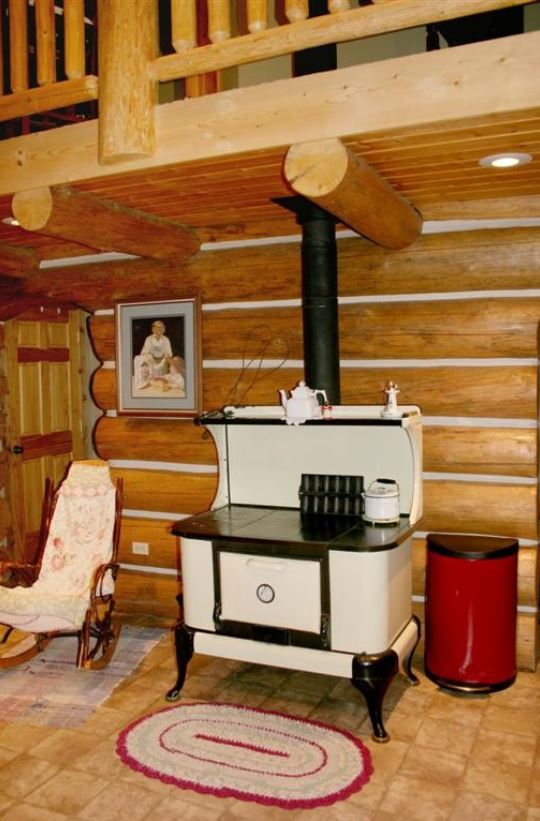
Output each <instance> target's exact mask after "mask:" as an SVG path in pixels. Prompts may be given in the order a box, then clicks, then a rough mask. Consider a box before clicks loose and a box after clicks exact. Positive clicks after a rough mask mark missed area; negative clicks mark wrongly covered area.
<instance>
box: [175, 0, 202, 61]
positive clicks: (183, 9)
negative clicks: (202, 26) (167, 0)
mask: <svg viewBox="0 0 540 821" xmlns="http://www.w3.org/2000/svg"><path fill="white" fill-rule="evenodd" d="M171 34H172V45H173V48H174V50H175V51H177V52H180V51H187V50H188V49H190V48H195V46H196V45H197V7H196V2H195V0H171Z"/></svg>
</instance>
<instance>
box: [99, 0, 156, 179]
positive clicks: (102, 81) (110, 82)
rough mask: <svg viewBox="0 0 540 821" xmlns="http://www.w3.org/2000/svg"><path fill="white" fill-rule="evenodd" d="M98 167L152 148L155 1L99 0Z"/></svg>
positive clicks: (144, 153)
mask: <svg viewBox="0 0 540 821" xmlns="http://www.w3.org/2000/svg"><path fill="white" fill-rule="evenodd" d="M98 20H99V34H98V63H99V132H98V156H99V163H100V165H108V164H110V163H116V162H122V161H124V160H130V159H137V158H141V157H147V156H151V155H153V154H154V152H155V143H156V136H155V122H154V118H155V108H156V104H157V83H156V81H155V80H152V79H151V78H150V76H149V69H150V67H151V65H152V64H153V62H154V61H155V59H156V58H157V55H158V34H157V32H158V20H157V3H149V2H148V0H122V2H120V3H118V2H114V0H98Z"/></svg>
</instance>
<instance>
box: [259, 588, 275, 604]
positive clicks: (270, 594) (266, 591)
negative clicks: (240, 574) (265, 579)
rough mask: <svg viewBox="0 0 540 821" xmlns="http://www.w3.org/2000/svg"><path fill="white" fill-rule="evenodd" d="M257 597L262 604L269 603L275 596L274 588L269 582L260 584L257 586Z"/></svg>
mask: <svg viewBox="0 0 540 821" xmlns="http://www.w3.org/2000/svg"><path fill="white" fill-rule="evenodd" d="M257 598H258V599H259V601H261V602H263V604H270V602H273V601H274V599H275V598H276V593H275V590H274V588H273V587H272V586H271V585H269V584H260V585H259V586H258V588H257Z"/></svg>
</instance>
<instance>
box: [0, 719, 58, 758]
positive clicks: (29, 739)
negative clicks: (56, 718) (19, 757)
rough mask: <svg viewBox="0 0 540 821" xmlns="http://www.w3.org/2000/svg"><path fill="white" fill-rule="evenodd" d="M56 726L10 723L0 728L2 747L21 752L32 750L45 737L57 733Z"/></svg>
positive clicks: (0, 745) (0, 744)
mask: <svg viewBox="0 0 540 821" xmlns="http://www.w3.org/2000/svg"><path fill="white" fill-rule="evenodd" d="M55 732H56V730H55V728H54V727H33V726H31V725H29V724H9V725H7V726H6V727H4V728H3V729H2V730H0V747H7V749H8V750H16V751H17V752H19V753H22V752H24V750H30V749H32V747H34V746H35V745H36V744H39V742H40V741H43V739H44V738H47V737H48V736H50V735H52V734H53V733H55Z"/></svg>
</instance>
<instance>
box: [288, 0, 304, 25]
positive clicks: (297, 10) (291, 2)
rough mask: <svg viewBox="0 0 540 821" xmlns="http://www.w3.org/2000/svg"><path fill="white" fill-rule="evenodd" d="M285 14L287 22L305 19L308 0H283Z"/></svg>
mask: <svg viewBox="0 0 540 821" xmlns="http://www.w3.org/2000/svg"><path fill="white" fill-rule="evenodd" d="M285 15H286V17H287V20H288V21H289V23H296V21H297V20H307V19H308V17H309V2H308V0H285Z"/></svg>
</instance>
